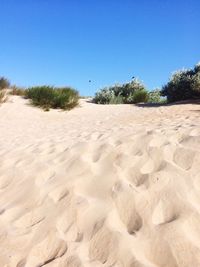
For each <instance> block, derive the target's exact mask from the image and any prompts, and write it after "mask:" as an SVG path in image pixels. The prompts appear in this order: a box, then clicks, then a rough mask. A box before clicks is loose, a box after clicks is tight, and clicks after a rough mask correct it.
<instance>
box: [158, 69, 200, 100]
mask: <svg viewBox="0 0 200 267" xmlns="http://www.w3.org/2000/svg"><path fill="white" fill-rule="evenodd" d="M161 93H162V95H163V96H166V97H167V100H168V102H175V101H181V100H189V99H196V98H200V64H197V65H195V67H194V68H193V69H185V70H179V71H176V72H175V73H174V74H173V75H172V76H171V78H170V80H169V82H168V83H167V84H166V85H165V86H163V88H162V91H161Z"/></svg>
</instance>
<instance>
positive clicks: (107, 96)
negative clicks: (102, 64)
mask: <svg viewBox="0 0 200 267" xmlns="http://www.w3.org/2000/svg"><path fill="white" fill-rule="evenodd" d="M114 97H115V94H114V91H113V89H112V87H106V88H103V89H101V90H100V91H99V92H97V93H96V94H95V97H94V98H93V102H94V103H96V104H110V101H111V99H113V98H114Z"/></svg>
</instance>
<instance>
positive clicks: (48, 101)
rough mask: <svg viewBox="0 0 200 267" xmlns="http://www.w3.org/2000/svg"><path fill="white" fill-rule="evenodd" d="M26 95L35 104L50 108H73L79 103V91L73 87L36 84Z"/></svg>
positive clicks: (46, 108)
mask: <svg viewBox="0 0 200 267" xmlns="http://www.w3.org/2000/svg"><path fill="white" fill-rule="evenodd" d="M25 95H26V97H27V98H29V99H31V100H32V103H33V105H35V106H39V107H42V108H44V109H45V110H49V109H50V108H61V109H65V110H67V109H71V108H73V107H75V106H77V105H78V100H79V95H78V92H77V91H76V90H74V89H72V88H56V87H52V86H36V87H32V88H29V89H27V90H26V94H25Z"/></svg>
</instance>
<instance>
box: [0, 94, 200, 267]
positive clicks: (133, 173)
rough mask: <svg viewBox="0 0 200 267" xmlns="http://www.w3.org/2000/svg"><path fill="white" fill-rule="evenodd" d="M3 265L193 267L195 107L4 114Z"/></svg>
mask: <svg viewBox="0 0 200 267" xmlns="http://www.w3.org/2000/svg"><path fill="white" fill-rule="evenodd" d="M0 158H1V161H0V266H2V267H41V266H45V267H68V266H69V267H96V266H97V267H101V266H102V267H103V266H105V267H111V266H112V267H199V266H200V231H199V225H200V107H199V106H198V105H195V104H193V105H192V104H182V105H174V106H162V107H137V106H132V105H109V106H103V105H95V104H91V103H87V102H86V101H85V100H82V101H81V104H80V107H78V108H76V109H74V110H72V111H70V112H62V111H58V110H51V111H50V112H43V111H42V110H40V109H38V108H34V107H32V106H30V105H29V104H28V102H27V101H26V100H24V99H22V98H20V97H16V96H14V97H11V96H10V98H9V101H8V102H7V103H5V104H3V105H2V106H1V107H0Z"/></svg>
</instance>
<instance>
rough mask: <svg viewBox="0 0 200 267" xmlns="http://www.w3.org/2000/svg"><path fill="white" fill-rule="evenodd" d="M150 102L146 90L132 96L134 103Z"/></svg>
mask: <svg viewBox="0 0 200 267" xmlns="http://www.w3.org/2000/svg"><path fill="white" fill-rule="evenodd" d="M147 101H148V92H147V91H146V90H138V91H136V92H134V94H133V95H132V103H135V104H137V103H146V102H147Z"/></svg>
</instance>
